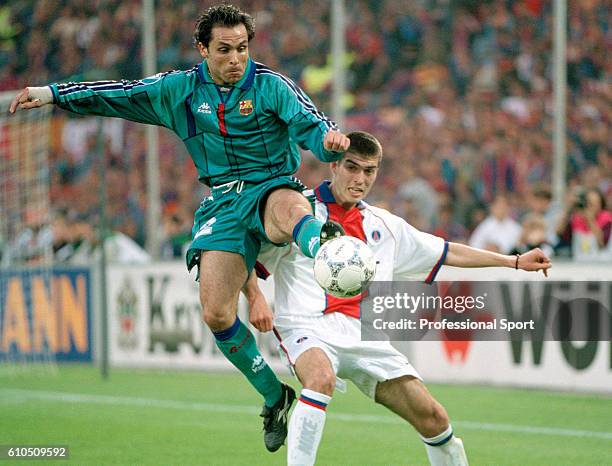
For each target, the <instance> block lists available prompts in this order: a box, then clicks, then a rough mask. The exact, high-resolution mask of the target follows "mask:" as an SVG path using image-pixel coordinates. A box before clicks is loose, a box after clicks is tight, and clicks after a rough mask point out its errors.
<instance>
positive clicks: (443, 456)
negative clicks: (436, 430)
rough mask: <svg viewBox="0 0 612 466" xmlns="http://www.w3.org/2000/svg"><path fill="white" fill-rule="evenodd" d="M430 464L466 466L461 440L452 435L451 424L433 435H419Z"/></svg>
mask: <svg viewBox="0 0 612 466" xmlns="http://www.w3.org/2000/svg"><path fill="white" fill-rule="evenodd" d="M421 439H422V440H423V442H424V443H425V449H426V450H427V457H428V458H429V464H431V466H468V460H467V456H466V454H465V450H464V449H463V442H462V441H461V439H460V438H458V437H455V436H454V435H453V428H452V426H450V425H449V426H448V429H446V430H445V431H444V432H442V433H441V434H439V435H436V436H435V437H431V438H425V437H423V436H421Z"/></svg>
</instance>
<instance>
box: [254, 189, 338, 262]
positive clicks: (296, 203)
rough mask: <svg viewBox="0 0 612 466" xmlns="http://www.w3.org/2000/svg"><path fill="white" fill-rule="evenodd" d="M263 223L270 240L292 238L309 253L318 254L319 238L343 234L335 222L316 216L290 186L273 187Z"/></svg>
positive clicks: (276, 241) (288, 239)
mask: <svg viewBox="0 0 612 466" xmlns="http://www.w3.org/2000/svg"><path fill="white" fill-rule="evenodd" d="M264 226H265V229H266V235H267V236H268V238H269V239H270V241H272V242H273V243H285V242H288V241H291V240H292V239H293V241H295V243H296V244H297V245H298V247H299V248H300V251H302V253H303V254H304V255H306V256H308V257H314V256H315V255H316V254H317V251H318V250H319V247H320V246H321V242H322V241H323V242H324V241H325V240H327V239H332V238H334V237H337V236H341V235H344V230H343V229H342V227H341V226H340V225H338V224H337V223H336V222H325V223H324V222H322V221H321V220H318V219H317V218H315V217H314V215H313V212H312V208H311V206H310V203H309V202H308V200H307V199H306V198H305V197H304V196H302V194H300V193H299V192H297V191H294V190H293V189H289V188H280V189H275V190H274V191H272V192H271V193H270V194H269V195H268V198H267V201H266V206H265V210H264Z"/></svg>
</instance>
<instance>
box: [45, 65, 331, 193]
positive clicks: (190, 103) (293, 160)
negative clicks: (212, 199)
mask: <svg viewBox="0 0 612 466" xmlns="http://www.w3.org/2000/svg"><path fill="white" fill-rule="evenodd" d="M50 87H51V90H52V92H53V102H54V103H55V104H57V105H58V106H59V107H61V108H63V109H66V110H70V111H73V112H76V113H80V114H85V115H102V116H108V117H118V118H123V119H126V120H132V121H137V122H140V123H148V124H152V125H159V126H165V127H166V128H169V129H171V130H172V131H174V132H175V133H176V134H177V135H178V136H179V137H180V138H181V139H182V140H183V142H184V143H185V145H186V146H187V150H188V152H189V154H190V155H191V158H192V159H193V161H194V163H195V165H196V167H197V169H198V174H199V179H200V181H201V182H202V183H204V184H206V185H208V186H215V185H219V184H223V183H227V182H230V181H234V180H244V181H247V182H252V183H257V182H260V181H263V180H266V179H270V178H273V177H277V176H281V175H292V174H293V173H295V172H296V171H297V169H298V167H299V165H300V153H299V151H298V148H297V147H296V145H295V144H296V143H297V144H299V145H300V147H302V148H303V149H308V150H310V151H312V152H313V153H314V154H315V156H316V157H317V158H318V159H319V160H321V161H323V162H332V161H334V160H337V159H339V158H340V156H341V154H340V153H338V152H331V151H327V150H325V149H324V148H323V139H324V136H325V133H326V132H327V131H329V130H330V129H337V128H336V125H335V123H334V122H332V121H331V120H329V119H328V118H327V117H326V116H325V115H324V114H323V113H322V112H320V111H319V110H317V108H316V107H315V105H314V104H313V103H312V101H311V100H310V99H309V98H308V96H307V95H306V94H305V93H304V92H303V91H302V90H301V89H300V88H299V87H298V86H297V85H296V84H295V83H294V82H293V81H291V80H290V79H289V78H287V77H285V76H283V75H282V74H280V73H277V72H275V71H272V70H271V69H270V68H268V67H266V66H265V65H262V64H261V63H256V62H254V61H252V60H249V62H248V64H247V68H246V71H245V73H244V76H243V77H242V79H241V80H240V81H239V82H237V83H236V84H234V85H227V86H225V85H218V84H215V83H214V82H213V80H212V78H211V77H210V74H209V72H208V67H207V65H206V60H205V61H203V62H202V63H200V64H199V65H197V66H195V67H194V68H192V69H190V70H187V71H171V72H167V73H160V74H158V75H155V76H151V77H149V78H145V79H142V80H139V81H126V80H123V81H97V82H81V83H66V84H53V85H51V86H50Z"/></svg>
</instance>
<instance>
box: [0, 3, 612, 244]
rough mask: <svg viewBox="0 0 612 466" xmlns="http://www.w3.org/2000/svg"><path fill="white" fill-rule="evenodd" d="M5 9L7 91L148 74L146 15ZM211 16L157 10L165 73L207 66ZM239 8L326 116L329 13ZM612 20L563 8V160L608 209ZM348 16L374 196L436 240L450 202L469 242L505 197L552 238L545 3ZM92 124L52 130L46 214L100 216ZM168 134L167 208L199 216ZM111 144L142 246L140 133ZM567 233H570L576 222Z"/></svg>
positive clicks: (371, 9) (314, 172) (299, 6)
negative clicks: (60, 209)
mask: <svg viewBox="0 0 612 466" xmlns="http://www.w3.org/2000/svg"><path fill="white" fill-rule="evenodd" d="M0 3H1V2H0ZM5 3H6V2H4V3H3V4H2V5H3V6H1V7H0V89H6V90H8V89H15V88H18V87H20V86H23V85H25V84H26V83H28V84H44V83H48V82H51V81H67V80H82V79H98V78H104V79H112V78H115V77H117V76H123V77H125V78H127V79H139V78H141V77H142V76H143V72H142V68H141V57H142V44H141V33H142V31H141V28H142V21H141V15H142V11H141V8H142V2H139V1H123V0H104V1H103V2H85V1H83V0H48V1H40V2H31V1H13V2H8V3H6V5H5ZM213 3H216V0H204V1H203V2H182V1H179V0H160V1H159V2H156V25H157V36H156V37H157V45H158V56H157V60H158V61H157V63H158V67H157V68H158V70H159V71H165V70H169V69H171V68H178V69H187V68H190V67H191V66H193V65H194V64H195V63H197V62H198V61H199V59H200V58H199V55H198V54H197V52H196V51H195V49H192V48H190V47H189V46H187V45H186V44H189V42H190V37H191V33H192V28H193V21H194V18H195V17H196V16H197V14H198V13H199V11H200V10H202V9H204V8H206V7H207V6H209V5H211V4H213ZM241 6H242V7H244V8H245V9H246V10H247V11H251V12H253V14H254V16H255V20H256V24H257V31H256V36H255V38H254V41H255V43H256V49H257V56H256V57H254V58H255V59H256V60H257V61H261V62H263V63H265V64H267V65H269V66H272V67H273V68H275V69H279V70H280V71H282V72H284V73H285V74H287V75H288V76H289V77H291V78H292V79H293V80H294V81H296V82H302V84H304V85H305V87H306V88H307V89H308V91H309V94H310V95H311V97H312V98H313V100H315V103H316V104H317V106H318V108H320V109H322V110H324V111H326V112H327V113H329V112H330V111H331V108H330V105H331V102H332V99H331V98H330V88H331V86H330V61H329V57H328V53H329V50H330V35H331V34H330V29H329V20H330V11H329V9H330V8H329V2H308V1H306V0H293V1H291V2H286V1H283V0H270V1H266V2H261V1H258V0H245V1H244V2H243V4H242V5H241ZM609 10H610V9H609V5H608V3H606V2H605V1H604V0H590V1H588V2H570V3H569V4H568V50H567V59H568V86H569V88H568V108H571V109H572V110H571V111H569V112H568V115H567V117H568V118H567V133H568V134H567V136H568V144H567V150H568V159H569V160H568V162H569V163H568V165H569V166H568V186H572V185H574V184H576V183H579V184H581V185H583V186H585V187H588V188H591V187H592V188H598V189H600V190H601V191H602V192H603V193H604V196H606V197H607V198H608V199H610V201H612V155H611V154H612V151H611V147H610V138H609V134H610V122H611V121H612V103H611V102H612V90H611V89H612V88H611V86H610V84H609V83H610V76H611V72H612V69H611V68H610V63H611V62H610V60H609V48H610V47H609V45H610V40H611V37H612V36H611V31H612V30H611V29H610V28H609V23H610V21H609V18H610V13H609ZM347 15H348V24H350V25H351V27H350V28H348V29H347V32H346V40H347V56H346V58H345V62H346V66H347V92H348V93H350V95H348V96H347V98H346V99H345V104H346V110H347V116H346V122H345V128H343V129H345V130H346V131H351V130H365V131H369V132H371V133H373V134H375V135H376V136H377V138H378V139H379V140H380V141H381V143H382V144H383V147H385V162H384V166H383V169H382V171H381V176H380V178H379V179H380V180H381V183H379V184H378V185H377V186H376V187H375V188H374V190H373V192H372V199H374V200H375V201H376V202H386V203H389V204H391V205H392V206H393V207H394V208H395V209H396V210H397V212H398V213H399V214H403V215H404V216H405V217H406V218H407V220H408V221H411V222H415V223H416V222H419V223H420V224H421V225H420V227H422V228H425V229H426V230H428V231H433V229H434V228H436V226H440V225H447V220H448V219H447V218H444V219H441V218H439V217H440V216H446V215H447V214H448V213H447V212H444V213H442V212H437V210H438V207H437V206H438V205H447V204H448V203H449V202H448V201H447V199H449V196H450V199H452V201H451V203H450V204H451V205H452V208H453V212H452V214H453V215H452V217H453V218H454V219H455V220H454V221H455V222H458V223H459V224H461V225H462V226H463V227H464V228H466V229H467V230H468V231H471V230H472V229H473V228H474V227H475V226H476V225H477V224H478V223H480V221H481V217H482V214H483V210H482V206H484V205H487V204H489V203H491V202H492V200H493V199H494V198H495V196H496V195H498V194H502V195H508V196H510V197H511V199H512V203H513V205H514V206H515V207H516V209H517V212H520V213H525V212H539V213H541V214H542V215H544V218H545V221H546V223H547V229H548V233H547V238H548V241H551V240H552V233H551V230H552V227H551V225H553V224H554V223H555V220H554V219H553V217H555V211H560V208H559V207H555V206H550V205H549V207H547V208H546V211H542V208H541V207H538V206H535V205H534V204H538V203H541V204H545V199H544V197H539V196H536V195H535V194H534V191H535V190H536V189H538V186H540V185H541V184H545V185H549V184H550V182H551V172H552V163H553V162H552V159H553V157H552V152H553V148H552V143H551V137H550V135H551V133H552V121H553V106H552V102H553V96H552V78H553V76H552V70H553V69H554V67H553V63H552V59H553V55H552V53H551V48H552V46H551V44H552V31H553V20H552V6H551V3H550V2H539V1H538V2H506V1H500V0H495V1H487V2H473V1H470V2H466V1H459V2H448V1H445V2H439V1H433V0H425V1H422V2H401V1H397V0H381V1H379V2H372V1H371V0H354V1H352V2H351V8H347ZM75 122H76V123H75ZM88 124H89V126H94V127H95V124H93V123H88V122H87V121H86V119H69V118H67V117H66V116H65V115H64V114H62V115H61V116H57V117H56V118H55V120H54V123H53V125H52V126H53V133H54V136H53V138H52V139H53V141H54V142H53V144H52V147H53V148H52V160H53V165H52V173H51V177H52V181H53V183H54V184H53V185H52V193H53V194H52V195H53V198H52V202H53V203H54V204H55V205H75V209H76V210H78V213H79V215H80V216H82V217H84V218H89V219H92V218H94V217H93V215H95V210H96V208H95V206H96V202H97V198H96V195H95V190H92V189H91V187H92V186H95V184H94V183H96V182H97V178H96V175H95V170H96V161H95V151H94V150H93V146H92V140H91V138H89V140H88V134H89V133H88V132H86V131H85V128H86V127H87V126H88ZM63 129H64V135H65V137H64V138H61V137H59V135H61V134H62V131H63ZM159 134H160V166H161V170H160V175H161V180H160V181H161V186H162V203H163V206H162V208H163V210H164V211H165V212H169V211H171V210H172V209H171V208H170V207H171V206H172V205H173V204H179V205H185V206H188V208H190V209H192V210H195V208H196V207H197V206H198V204H199V202H200V200H201V196H202V195H203V191H204V190H203V189H202V187H201V186H200V185H198V184H197V183H196V182H195V181H193V182H192V181H189V182H187V183H183V184H181V185H180V186H179V184H178V183H177V181H176V180H177V179H182V180H185V179H189V177H188V176H182V175H181V173H185V172H189V171H193V170H194V167H193V163H192V162H191V160H190V159H189V158H188V157H187V156H186V153H185V150H184V148H183V147H182V144H181V142H180V141H178V140H176V138H174V136H171V135H169V134H168V132H166V131H164V130H160V132H159ZM109 137H110V146H111V148H110V150H108V152H109V153H108V154H107V157H110V158H112V159H113V162H112V164H111V162H110V161H109V162H108V166H109V167H111V166H112V167H114V169H115V171H116V172H115V173H111V174H110V177H111V178H112V180H113V183H116V186H113V187H110V188H109V194H110V197H109V208H108V211H109V217H110V218H109V222H110V224H111V225H112V226H113V228H114V229H116V230H119V231H122V232H124V233H126V234H128V235H129V236H130V237H132V238H133V239H135V240H136V242H137V243H139V244H141V245H142V244H144V242H145V239H146V238H145V231H144V213H145V212H146V209H147V200H146V180H145V176H144V173H146V167H145V164H146V156H145V153H146V150H145V147H146V146H145V136H144V131H143V129H142V127H141V126H139V125H135V124H131V123H123V122H121V123H118V126H117V127H115V128H114V129H113V130H112V131H111V132H110V133H109ZM119 154H121V156H119ZM404 170H406V173H404ZM111 171H112V170H111ZM327 173H328V170H327V168H326V167H325V166H324V165H322V164H319V163H318V162H316V161H314V160H313V157H311V156H310V155H305V156H304V163H303V165H302V168H301V170H300V172H299V175H298V176H300V177H302V179H303V180H304V181H305V182H306V183H307V184H308V185H310V186H312V185H315V184H318V182H320V180H321V178H323V177H325V176H326V175H327ZM195 178H196V177H195V176H194V177H193V179H194V180H195ZM536 198H537V199H536ZM126 199H127V201H126ZM169 215H171V214H169ZM168 220H169V219H165V221H168ZM562 220H565V222H562V223H564V226H568V228H569V222H570V217H569V216H568V217H567V218H566V219H562ZM443 228H448V227H447V226H444V227H443ZM453 229H455V227H453ZM562 232H563V231H562ZM565 233H566V235H565V237H561V240H560V245H559V246H558V248H559V249H560V250H562V248H563V244H566V245H567V246H568V251H569V250H570V249H571V248H570V247H569V245H570V243H571V239H570V235H571V228H570V229H569V230H568V231H566V232H565ZM564 241H565V242H564ZM166 246H167V245H166ZM170 249H172V250H174V247H171V248H170ZM173 254H174V253H173Z"/></svg>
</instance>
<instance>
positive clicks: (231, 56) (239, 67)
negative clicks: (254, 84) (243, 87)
mask: <svg viewBox="0 0 612 466" xmlns="http://www.w3.org/2000/svg"><path fill="white" fill-rule="evenodd" d="M198 50H199V51H200V54H201V55H202V58H205V59H206V63H207V64H208V71H209V73H210V76H211V78H212V79H213V81H214V82H215V83H217V84H236V83H237V82H238V81H240V79H242V76H243V75H244V72H245V70H246V66H247V62H248V60H249V39H248V36H247V31H246V28H245V27H244V24H239V25H236V26H230V27H224V26H215V27H213V28H212V33H211V38H210V42H209V43H208V47H205V46H204V44H202V43H198Z"/></svg>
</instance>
